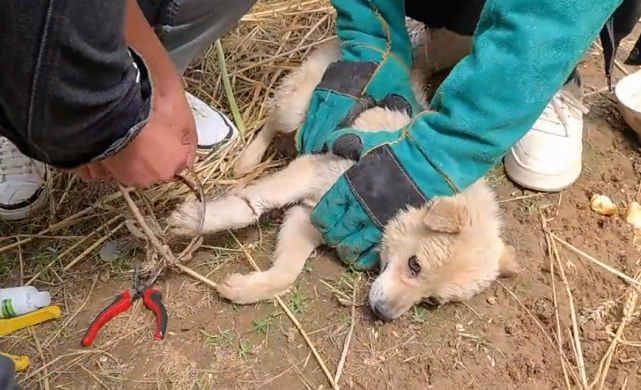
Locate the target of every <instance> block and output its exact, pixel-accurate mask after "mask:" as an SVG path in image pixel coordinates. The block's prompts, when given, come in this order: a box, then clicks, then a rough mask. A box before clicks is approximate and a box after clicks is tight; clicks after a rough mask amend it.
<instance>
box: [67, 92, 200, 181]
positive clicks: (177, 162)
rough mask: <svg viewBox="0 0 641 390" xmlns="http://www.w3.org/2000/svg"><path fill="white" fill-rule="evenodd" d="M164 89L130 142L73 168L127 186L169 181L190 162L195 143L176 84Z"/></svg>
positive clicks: (187, 109) (83, 174)
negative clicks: (113, 154)
mask: <svg viewBox="0 0 641 390" xmlns="http://www.w3.org/2000/svg"><path fill="white" fill-rule="evenodd" d="M163 92H164V93H157V94H156V96H155V97H154V108H153V111H152V114H151V118H150V119H149V122H147V124H146V125H145V126H144V128H143V129H142V131H141V132H140V134H138V136H137V137H136V138H134V139H133V140H132V141H131V143H129V145H127V146H126V147H125V148H124V149H123V150H122V151H120V152H119V153H118V154H116V155H115V156H113V157H109V158H106V159H104V160H102V161H98V162H95V163H92V164H88V165H86V166H84V167H81V168H78V169H76V170H75V171H74V172H75V173H76V174H78V175H79V176H80V177H81V178H82V179H84V180H90V181H96V180H108V179H112V178H113V179H116V180H118V181H119V182H121V183H122V184H124V185H127V186H136V187H147V186H150V185H152V184H155V183H160V182H165V181H171V180H173V179H174V175H176V174H177V173H180V172H182V171H183V170H184V169H185V168H186V167H187V166H188V165H191V164H192V163H193V161H194V158H195V156H196V147H197V146H198V135H197V133H196V125H195V123H194V116H193V114H192V112H191V108H190V106H189V103H188V102H187V100H186V97H185V93H184V91H183V89H182V88H181V87H180V86H179V85H177V86H176V87H174V88H172V89H167V90H166V91H163Z"/></svg>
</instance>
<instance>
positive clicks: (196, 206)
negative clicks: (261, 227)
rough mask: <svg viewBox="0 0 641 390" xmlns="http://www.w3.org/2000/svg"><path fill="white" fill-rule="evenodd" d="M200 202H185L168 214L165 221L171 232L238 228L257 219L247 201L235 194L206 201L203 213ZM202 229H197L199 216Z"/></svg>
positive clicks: (211, 231) (199, 232)
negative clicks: (201, 219)
mask: <svg viewBox="0 0 641 390" xmlns="http://www.w3.org/2000/svg"><path fill="white" fill-rule="evenodd" d="M202 215H203V206H202V204H201V203H200V202H185V203H183V204H182V205H180V206H179V207H178V209H176V210H175V211H174V212H173V213H171V215H170V216H169V218H168V220H167V223H168V225H169V226H170V227H171V228H172V230H171V231H170V232H171V233H174V234H177V235H189V234H191V235H196V234H202V233H218V232H221V231H224V230H229V229H232V230H233V229H240V228H243V227H245V226H249V225H251V224H252V223H255V222H256V221H258V215H256V213H255V212H254V210H253V209H252V208H251V207H249V204H248V203H247V201H245V200H243V199H241V198H239V197H237V196H226V197H224V198H222V199H219V200H216V201H213V202H207V203H206V204H205V215H204V217H202ZM201 217H202V218H203V221H202V226H203V228H202V230H199V229H198V228H199V226H200V218H201Z"/></svg>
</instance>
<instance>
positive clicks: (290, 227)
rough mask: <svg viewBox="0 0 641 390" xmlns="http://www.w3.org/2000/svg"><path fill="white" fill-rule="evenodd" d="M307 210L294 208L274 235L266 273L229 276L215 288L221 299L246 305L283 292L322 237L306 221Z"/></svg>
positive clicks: (299, 207) (308, 212) (308, 209)
mask: <svg viewBox="0 0 641 390" xmlns="http://www.w3.org/2000/svg"><path fill="white" fill-rule="evenodd" d="M310 215H311V209H310V208H309V207H306V206H294V207H293V208H291V209H290V210H289V211H288V212H287V215H286V217H285V221H284V222H283V226H282V228H281V230H280V232H279V233H278V242H277V243H276V251H275V253H274V262H273V264H272V267H271V268H270V269H268V270H267V271H260V272H259V271H257V272H252V273H249V274H246V275H243V274H238V273H237V274H232V275H230V276H229V277H228V278H227V279H225V281H224V282H222V283H220V284H219V285H218V287H217V289H218V292H219V293H220V295H221V296H223V297H224V298H226V299H229V300H230V301H232V302H233V303H237V304H250V303H255V302H258V301H263V300H266V299H271V298H273V297H275V296H276V295H279V294H282V293H284V292H285V291H287V290H288V289H289V288H290V287H291V286H292V284H294V282H295V281H296V278H297V277H298V275H300V273H301V272H302V270H303V267H304V266H305V262H306V261H307V259H308V258H309V256H310V255H311V254H312V252H314V249H316V248H317V247H318V246H319V245H320V244H321V243H322V238H321V235H320V233H319V232H318V230H316V229H315V228H314V227H313V226H312V224H311V222H310V219H309V218H310Z"/></svg>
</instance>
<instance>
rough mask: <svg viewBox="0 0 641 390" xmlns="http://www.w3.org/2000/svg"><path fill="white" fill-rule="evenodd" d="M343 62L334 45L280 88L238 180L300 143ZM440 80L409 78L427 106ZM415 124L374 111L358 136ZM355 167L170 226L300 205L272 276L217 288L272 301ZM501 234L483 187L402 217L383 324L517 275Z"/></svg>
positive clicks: (231, 280)
mask: <svg viewBox="0 0 641 390" xmlns="http://www.w3.org/2000/svg"><path fill="white" fill-rule="evenodd" d="M340 55H341V52H340V43H339V41H338V40H337V39H333V40H331V41H328V42H326V43H324V44H322V45H320V46H319V47H318V48H317V49H316V50H315V51H314V52H313V53H312V54H310V56H309V57H308V58H307V59H306V60H305V61H304V62H303V64H302V65H301V67H300V68H299V69H297V70H296V71H294V72H293V73H291V74H290V75H288V76H287V77H286V78H285V79H284V80H283V82H282V84H281V87H280V88H279V89H278V90H277V91H276V93H275V97H274V99H273V100H272V104H271V107H270V115H269V119H268V120H267V123H266V124H265V126H264V128H263V129H262V130H261V131H260V132H259V133H258V135H257V136H256V138H255V139H254V140H253V142H252V143H251V145H250V146H249V147H248V148H247V149H246V150H245V151H244V152H243V153H242V154H241V156H240V157H239V159H238V160H237V163H236V165H235V167H234V174H235V175H236V176H242V175H244V174H246V173H248V172H249V171H251V170H252V169H253V168H254V167H255V166H256V165H257V164H258V163H259V162H260V161H261V158H262V157H263V155H264V154H265V152H266V150H267V148H268V146H269V145H270V143H271V142H272V140H273V139H274V137H275V136H276V135H277V133H293V132H294V131H295V130H296V129H297V128H298V127H299V126H301V124H302V123H303V122H304V120H305V118H306V116H307V110H308V107H309V102H310V100H311V96H312V93H313V90H314V88H315V87H316V85H317V84H318V83H319V82H320V79H321V77H322V75H323V73H324V71H325V69H326V68H327V66H328V65H329V64H330V63H332V62H334V61H337V60H338V59H339V58H340ZM419 57H420V55H419ZM426 68H427V69H426ZM435 70H436V69H435V66H434V62H432V63H431V64H428V63H427V62H425V61H415V66H414V68H413V69H412V82H413V89H414V92H415V94H416V96H417V99H418V100H419V101H420V102H424V103H425V106H427V104H426V103H427V102H426V100H427V99H426V97H425V94H424V85H425V81H424V80H425V77H426V74H427V73H430V72H433V71H435ZM409 120H410V118H409V117H408V116H407V114H406V113H405V112H403V113H401V112H397V111H391V110H389V109H386V108H381V107H375V108H372V109H369V110H367V111H365V112H363V113H362V114H361V115H360V116H359V117H358V118H357V119H356V120H355V122H354V123H353V127H354V128H356V129H360V130H364V131H381V130H382V129H387V130H395V129H398V128H401V127H403V126H405V125H406V124H407V123H408V122H409ZM353 164H354V162H353V161H351V160H347V159H343V158H341V157H338V156H336V155H333V154H331V153H327V154H323V155H304V156H300V157H298V158H296V159H295V160H294V161H292V162H291V163H290V164H289V165H288V166H287V167H286V168H284V169H283V170H281V171H279V172H277V173H274V174H272V175H270V176H267V177H264V178H261V179H258V180H256V181H255V182H253V183H251V184H249V185H248V186H247V187H245V188H243V189H241V190H240V191H239V192H237V193H235V194H228V195H227V196H226V197H223V198H221V199H218V200H215V201H209V202H208V203H207V205H206V215H205V217H204V224H203V231H201V232H198V231H197V229H198V225H199V221H200V217H201V215H200V213H201V212H200V210H201V208H200V206H199V205H198V203H197V202H194V201H190V202H186V203H184V204H182V205H181V206H180V207H179V208H178V209H177V210H176V211H174V212H173V213H172V215H171V216H170V217H169V224H170V226H173V228H174V232H175V233H177V234H182V235H195V234H198V233H214V232H219V231H223V230H227V229H238V228H242V227H245V226H248V225H250V224H253V223H255V222H257V221H258V219H259V217H260V216H261V215H262V214H264V213H265V212H266V211H269V210H271V209H275V208H281V207H285V206H288V205H294V206H293V207H291V208H290V209H289V210H288V211H287V214H286V216H285V220H284V222H283V226H282V228H281V230H280V232H279V235H278V241H277V243H276V250H275V254H274V261H273V265H272V267H271V268H270V269H269V270H267V271H263V272H252V273H250V274H246V275H243V274H233V275H231V276H229V277H228V278H227V279H226V280H225V281H223V282H222V283H220V284H219V285H218V291H219V293H220V294H221V295H222V296H223V297H225V298H227V299H229V300H231V301H232V302H235V303H239V304H249V303H253V302H257V301H261V300H265V299H270V298H273V297H274V296H276V295H278V294H281V293H283V292H285V291H286V290H287V289H289V287H291V285H292V284H293V283H294V282H295V280H296V278H297V277H298V275H299V274H300V273H301V271H302V269H303V267H304V265H305V261H306V260H307V259H308V258H309V256H310V255H311V254H312V252H313V251H314V250H315V249H316V248H317V247H318V246H320V245H321V244H323V242H322V237H321V235H320V233H319V232H318V231H317V230H316V229H315V228H314V227H313V226H312V224H311V222H310V215H311V212H312V209H313V208H314V206H315V205H316V203H317V202H318V201H319V200H320V198H321V197H322V196H323V195H324V194H325V193H326V192H327V191H328V190H329V189H330V188H331V186H332V185H333V184H334V183H335V182H336V180H337V179H338V178H339V177H340V176H341V175H342V174H343V173H344V172H345V171H346V170H347V169H349V168H350V167H351V166H352V165H353ZM500 233H501V220H500V217H499V207H498V205H497V203H496V201H495V199H494V194H493V192H492V190H491V189H490V188H489V187H488V186H487V184H486V183H485V181H484V180H483V179H481V180H479V181H478V182H476V183H475V184H473V185H472V186H470V187H469V188H468V189H466V190H465V191H463V192H462V193H461V194H459V195H456V196H454V197H450V198H437V199H435V200H434V201H433V202H430V204H427V205H425V206H423V207H421V208H420V209H415V208H408V209H407V210H403V211H400V212H399V213H398V214H397V215H396V217H395V218H394V219H393V220H392V221H391V222H390V223H389V224H388V225H387V226H386V228H385V231H384V235H383V242H382V245H381V251H380V255H381V266H382V272H381V274H380V276H379V277H378V278H377V279H376V281H375V282H374V284H373V286H372V289H371V291H370V302H371V307H372V309H373V310H374V312H375V313H376V314H377V315H378V316H379V317H381V318H382V319H386V320H391V319H393V318H396V317H398V316H400V315H401V314H403V313H404V312H405V311H407V310H408V309H409V308H410V307H411V306H413V305H414V304H416V303H419V302H421V301H422V300H425V299H427V298H432V299H435V300H437V301H438V302H439V303H441V304H442V303H445V302H448V301H461V300H466V299H468V298H470V297H472V296H473V295H475V294H476V293H478V292H479V291H480V290H481V289H483V288H485V287H487V286H488V285H489V284H490V283H491V281H492V280H494V279H495V278H496V277H498V276H501V275H505V276H507V275H510V274H513V273H515V272H516V270H517V265H516V263H515V260H514V252H513V249H512V248H511V247H509V246H506V245H505V244H504V243H503V241H502V240H501V238H500ZM413 257H415V259H414V260H409V259H412V258H413ZM408 261H412V262H414V263H418V266H419V267H420V270H419V272H415V271H416V264H413V266H414V267H413V268H414V271H412V270H411V269H410V268H409V265H408Z"/></svg>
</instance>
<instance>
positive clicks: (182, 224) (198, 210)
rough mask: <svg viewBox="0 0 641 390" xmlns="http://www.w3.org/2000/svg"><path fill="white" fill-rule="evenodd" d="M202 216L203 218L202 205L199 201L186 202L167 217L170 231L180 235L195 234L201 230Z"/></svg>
mask: <svg viewBox="0 0 641 390" xmlns="http://www.w3.org/2000/svg"><path fill="white" fill-rule="evenodd" d="M200 218H202V205H201V204H200V202H198V201H194V202H185V203H183V204H181V205H180V206H179V207H178V208H177V209H176V210H174V211H173V212H172V213H171V214H170V215H169V218H167V224H168V225H169V227H170V231H169V232H170V233H171V234H175V235H180V236H195V235H198V234H199V233H200V232H199V231H198V227H199V226H200Z"/></svg>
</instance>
